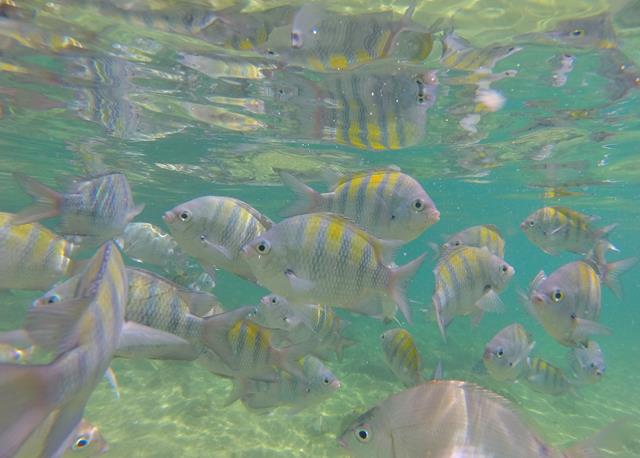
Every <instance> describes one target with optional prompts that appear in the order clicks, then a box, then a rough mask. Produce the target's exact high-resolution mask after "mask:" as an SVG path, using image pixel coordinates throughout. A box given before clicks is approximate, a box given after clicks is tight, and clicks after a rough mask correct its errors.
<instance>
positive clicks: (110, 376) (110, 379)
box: [104, 367, 120, 401]
mask: <svg viewBox="0 0 640 458" xmlns="http://www.w3.org/2000/svg"><path fill="white" fill-rule="evenodd" d="M104 378H105V379H106V380H107V383H109V386H111V391H113V395H114V396H115V398H116V399H117V400H118V401H119V400H120V385H119V384H118V378H117V377H116V373H115V372H113V369H111V367H109V368H107V371H106V372H105V373H104Z"/></svg>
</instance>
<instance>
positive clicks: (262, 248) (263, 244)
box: [256, 240, 271, 254]
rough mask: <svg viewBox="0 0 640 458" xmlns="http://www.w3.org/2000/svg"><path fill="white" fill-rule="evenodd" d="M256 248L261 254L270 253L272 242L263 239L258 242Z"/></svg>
mask: <svg viewBox="0 0 640 458" xmlns="http://www.w3.org/2000/svg"><path fill="white" fill-rule="evenodd" d="M256 250H257V251H258V253H260V254H268V253H269V251H271V244H270V243H269V242H268V241H266V240H261V241H260V242H258V244H257V245H256Z"/></svg>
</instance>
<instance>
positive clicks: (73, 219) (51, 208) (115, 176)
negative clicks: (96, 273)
mask: <svg viewBox="0 0 640 458" xmlns="http://www.w3.org/2000/svg"><path fill="white" fill-rule="evenodd" d="M13 175H14V177H15V179H16V180H17V181H18V183H19V184H20V186H21V187H22V188H23V189H24V191H25V192H26V193H27V194H29V195H30V196H31V197H32V198H33V199H34V203H33V205H31V206H30V207H27V208H25V209H24V210H22V211H21V212H19V213H18V214H16V215H15V217H14V218H13V220H12V224H13V225H21V224H28V223H34V222H36V221H40V220H42V219H47V218H52V217H54V216H60V234H62V235H74V236H80V237H83V238H85V239H86V240H87V241H90V242H92V243H100V242H103V241H106V240H108V239H110V238H112V237H115V236H117V235H119V234H120V233H121V232H122V231H123V230H124V228H125V226H126V225H127V224H128V223H129V222H130V221H131V220H132V219H133V218H135V217H136V216H137V215H138V214H140V213H141V212H142V210H143V209H144V204H141V205H135V204H134V202H133V195H132V193H131V188H130V187H129V182H128V181H127V178H126V177H125V176H124V175H123V174H121V173H111V174H105V175H100V176H96V177H93V178H90V179H87V180H80V181H76V182H74V183H73V184H72V185H71V186H70V187H69V190H68V191H67V192H63V193H60V192H57V191H54V190H53V189H50V188H48V187H47V186H45V185H43V184H42V183H40V182H39V181H37V180H35V179H33V178H31V177H28V176H26V175H23V174H21V173H14V174H13Z"/></svg>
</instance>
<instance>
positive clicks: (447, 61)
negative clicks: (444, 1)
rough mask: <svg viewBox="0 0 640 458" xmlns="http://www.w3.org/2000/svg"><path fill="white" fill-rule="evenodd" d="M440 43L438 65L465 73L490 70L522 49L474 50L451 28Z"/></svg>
mask: <svg viewBox="0 0 640 458" xmlns="http://www.w3.org/2000/svg"><path fill="white" fill-rule="evenodd" d="M441 41H442V55H441V56H440V63H441V64H442V65H443V66H444V67H445V68H448V69H451V70H461V71H467V72H476V71H478V70H480V71H481V72H482V71H483V70H492V69H493V68H494V67H495V66H496V64H497V63H498V62H500V61H501V60H503V59H506V58H507V57H510V56H512V55H514V54H516V53H518V52H520V51H522V49H523V48H522V47H521V46H516V45H491V46H487V47H485V48H476V47H474V46H473V45H472V44H471V43H470V42H469V41H467V40H466V39H465V38H463V37H461V36H460V35H458V34H457V33H456V32H454V31H453V28H450V29H449V30H447V31H445V33H444V34H443V35H442V38H441Z"/></svg>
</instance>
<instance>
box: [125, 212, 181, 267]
mask: <svg viewBox="0 0 640 458" xmlns="http://www.w3.org/2000/svg"><path fill="white" fill-rule="evenodd" d="M116 243H117V244H118V246H119V247H120V249H121V250H122V251H123V252H124V253H125V254H126V255H127V256H129V257H130V258H131V259H133V260H134V261H136V262H140V263H146V264H153V265H155V266H161V267H165V266H168V265H182V264H184V263H186V259H184V256H185V255H184V253H182V252H181V250H180V248H179V247H178V242H176V241H175V240H174V238H173V237H171V235H169V234H167V233H166V232H164V231H163V230H162V229H160V228H159V227H158V226H155V225H153V224H151V223H129V224H127V225H126V226H125V228H124V231H123V232H122V235H121V236H120V237H119V238H118V239H116Z"/></svg>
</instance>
